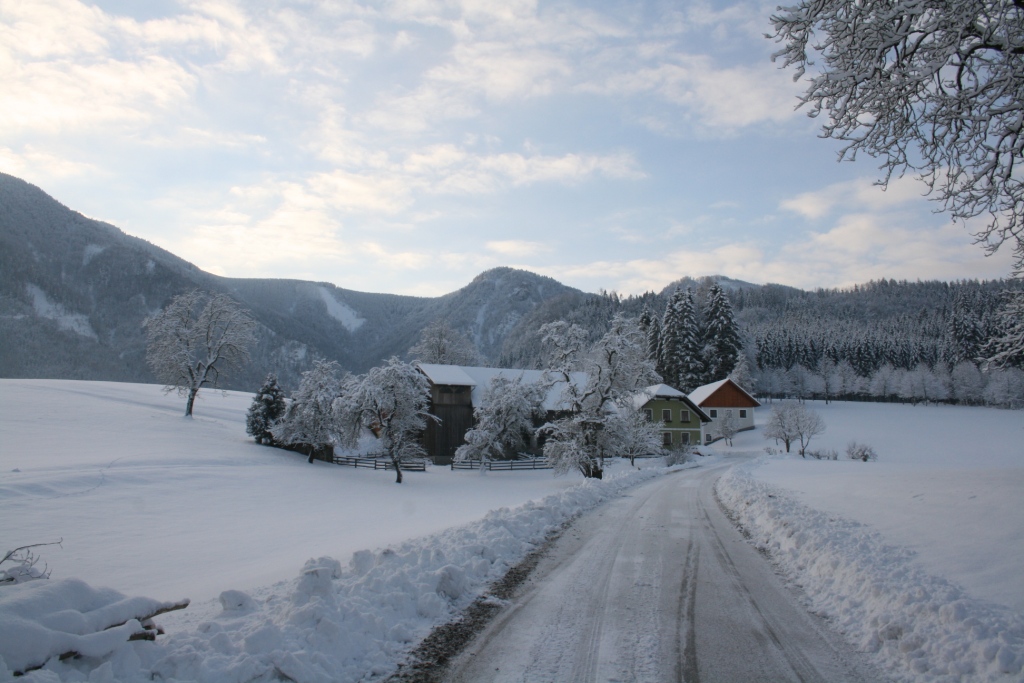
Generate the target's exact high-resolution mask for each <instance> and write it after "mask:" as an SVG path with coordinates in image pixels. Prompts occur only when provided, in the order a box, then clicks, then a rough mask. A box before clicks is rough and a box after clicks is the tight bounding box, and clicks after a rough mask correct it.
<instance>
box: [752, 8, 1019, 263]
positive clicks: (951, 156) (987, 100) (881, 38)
mask: <svg viewBox="0 0 1024 683" xmlns="http://www.w3.org/2000/svg"><path fill="white" fill-rule="evenodd" d="M772 23H773V24H774V26H775V31H776V33H775V38H776V40H777V41H778V42H780V43H782V44H783V47H782V49H781V50H780V51H779V52H777V53H776V54H775V55H773V59H781V60H782V63H783V65H784V66H791V65H793V66H796V77H797V78H799V77H801V76H803V75H804V72H805V68H806V67H807V66H808V65H810V64H812V63H813V64H814V65H815V66H814V67H813V69H812V73H813V75H812V76H811V77H810V78H809V85H808V88H807V91H806V92H805V94H804V95H803V97H802V98H801V100H802V102H803V104H807V105H809V112H808V113H809V114H810V115H811V116H819V115H821V114H824V115H825V116H824V117H823V118H824V119H825V120H826V123H825V124H824V126H823V132H824V137H830V138H833V139H836V140H841V141H843V142H845V143H846V146H845V147H844V148H843V150H842V151H841V154H840V158H855V157H856V155H857V154H858V153H860V152H864V153H866V154H869V155H870V156H872V157H876V158H881V159H882V160H883V163H882V166H881V168H882V169H883V171H884V176H883V178H882V179H881V181H880V184H881V185H883V186H884V185H885V184H886V183H888V181H889V180H890V179H891V178H892V176H893V174H895V175H897V176H900V175H902V174H903V173H904V172H906V171H907V170H911V171H915V172H919V173H920V176H921V178H922V179H923V180H924V182H925V183H926V184H927V186H928V188H929V190H930V191H931V192H934V193H935V194H936V196H935V200H937V201H939V202H941V203H942V205H943V209H944V210H946V211H949V212H950V213H951V214H952V217H953V218H954V219H963V220H967V219H971V218H974V217H976V216H981V215H985V214H987V215H988V217H989V221H988V224H987V225H986V226H985V227H984V228H982V229H981V230H980V231H979V232H978V233H977V234H976V236H977V238H978V240H979V242H981V243H983V244H984V245H985V247H986V248H987V249H988V250H989V251H990V252H992V251H995V250H996V249H998V248H999V246H1000V245H1001V244H1003V243H1004V242H1006V241H1010V243H1011V245H1012V248H1013V250H1014V253H1015V256H1016V268H1017V269H1018V270H1019V269H1021V268H1024V176H1022V175H1021V173H1020V172H1019V169H1018V167H1019V165H1020V163H1021V149H1022V147H1024V128H1022V126H1021V119H1022V118H1024V3H1022V2H1020V1H1019V0H942V1H936V2H910V1H900V2H889V1H886V0H864V1H863V2H848V1H847V0H801V1H800V2H799V3H798V4H796V5H792V6H789V7H780V8H779V11H778V14H776V15H775V16H773V17H772ZM809 51H812V53H811V54H809ZM813 53H817V55H815V54H813Z"/></svg>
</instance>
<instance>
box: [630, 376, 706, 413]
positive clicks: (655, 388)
mask: <svg viewBox="0 0 1024 683" xmlns="http://www.w3.org/2000/svg"><path fill="white" fill-rule="evenodd" d="M656 398H676V399H680V400H682V401H683V402H685V403H686V404H687V405H689V406H690V409H691V410H693V411H695V412H696V413H697V415H698V416H699V417H700V419H701V420H702V421H704V422H710V421H711V418H710V417H708V416H707V415H706V414H705V413H704V411H703V410H701V409H700V406H698V405H697V403H696V401H694V400H692V399H691V398H689V397H688V396H687V395H686V394H684V393H683V392H681V391H679V390H678V389H675V388H673V387H670V386H669V385H667V384H654V385H651V386H649V387H647V388H646V389H644V390H642V391H638V392H637V393H635V394H633V406H634V407H635V408H636V409H637V410H639V409H640V408H643V407H644V404H646V403H647V402H648V401H652V400H654V399H656Z"/></svg>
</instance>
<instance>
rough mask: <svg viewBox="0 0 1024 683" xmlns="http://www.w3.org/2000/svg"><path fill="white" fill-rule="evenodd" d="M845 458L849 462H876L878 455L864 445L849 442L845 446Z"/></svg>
mask: <svg viewBox="0 0 1024 683" xmlns="http://www.w3.org/2000/svg"><path fill="white" fill-rule="evenodd" d="M846 457H848V458H849V459H850V460H861V461H863V462H867V461H868V460H878V454H877V453H875V449H874V448H872V447H871V446H869V445H868V444H866V443H857V442H856V441H851V442H850V443H849V444H847V446H846Z"/></svg>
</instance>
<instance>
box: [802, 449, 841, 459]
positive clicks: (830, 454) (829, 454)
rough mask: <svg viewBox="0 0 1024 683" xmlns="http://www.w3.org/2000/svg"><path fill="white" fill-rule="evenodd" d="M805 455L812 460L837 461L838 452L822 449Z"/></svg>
mask: <svg viewBox="0 0 1024 683" xmlns="http://www.w3.org/2000/svg"><path fill="white" fill-rule="evenodd" d="M807 455H809V456H810V457H812V458H814V459H815V460H838V459H839V451H837V450H835V449H834V448H822V449H821V450H817V451H811V450H809V451H807Z"/></svg>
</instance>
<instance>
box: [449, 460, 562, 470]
mask: <svg viewBox="0 0 1024 683" xmlns="http://www.w3.org/2000/svg"><path fill="white" fill-rule="evenodd" d="M483 467H484V469H486V470H488V471H491V472H493V471H499V472H501V471H505V472H509V471H512V470H550V469H552V467H551V463H549V462H548V460H547V458H524V459H522V460H487V461H485V462H484V463H483ZM452 469H453V470H478V469H480V461H479V460H463V461H462V462H454V461H453V462H452Z"/></svg>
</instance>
